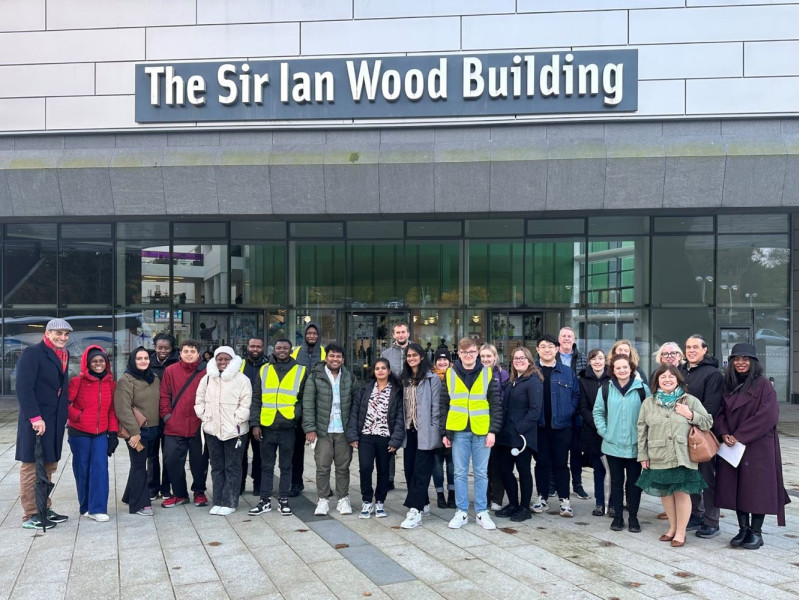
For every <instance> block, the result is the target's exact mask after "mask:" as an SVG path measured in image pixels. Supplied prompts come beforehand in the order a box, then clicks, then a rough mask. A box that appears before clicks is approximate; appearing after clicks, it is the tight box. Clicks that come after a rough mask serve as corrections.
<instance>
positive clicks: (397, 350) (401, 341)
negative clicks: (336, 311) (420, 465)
mask: <svg viewBox="0 0 799 600" xmlns="http://www.w3.org/2000/svg"><path fill="white" fill-rule="evenodd" d="M391 334H392V335H393V336H394V343H393V344H392V345H391V348H386V349H385V350H383V353H382V354H381V355H380V358H385V359H387V360H388V362H389V364H390V365H391V372H392V373H393V374H394V376H395V377H397V378H398V379H399V378H400V377H402V365H403V364H404V363H405V352H407V350H408V342H409V341H410V339H409V338H410V332H409V331H408V324H407V323H402V322H400V323H394V325H393V326H392V327H391ZM396 471H397V453H396V452H392V453H391V454H390V455H389V458H388V489H389V490H393V489H394V474H395V473H396Z"/></svg>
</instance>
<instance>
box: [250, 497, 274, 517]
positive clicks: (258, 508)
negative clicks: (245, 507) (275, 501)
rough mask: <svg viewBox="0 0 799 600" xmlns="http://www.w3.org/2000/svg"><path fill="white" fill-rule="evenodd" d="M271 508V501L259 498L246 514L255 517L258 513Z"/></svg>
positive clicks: (265, 511) (260, 513)
mask: <svg viewBox="0 0 799 600" xmlns="http://www.w3.org/2000/svg"><path fill="white" fill-rule="evenodd" d="M271 510H272V501H271V500H261V501H259V502H258V504H256V505H255V506H253V507H252V508H251V509H250V510H249V511H247V514H248V515H252V516H253V517H257V516H258V515H262V514H264V513H268V512H269V511H271Z"/></svg>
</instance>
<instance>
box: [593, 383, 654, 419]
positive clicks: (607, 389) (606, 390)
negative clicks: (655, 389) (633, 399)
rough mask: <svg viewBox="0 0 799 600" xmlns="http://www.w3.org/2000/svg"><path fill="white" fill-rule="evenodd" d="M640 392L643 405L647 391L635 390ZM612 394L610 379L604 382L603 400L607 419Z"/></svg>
mask: <svg viewBox="0 0 799 600" xmlns="http://www.w3.org/2000/svg"><path fill="white" fill-rule="evenodd" d="M635 389H637V390H638V395H639V396H641V403H642V404H643V402H644V400H646V390H645V389H644V388H642V387H639V388H635ZM609 393H610V379H606V380H605V381H603V382H602V399H603V400H604V401H605V418H606V419H607V418H608V394H609Z"/></svg>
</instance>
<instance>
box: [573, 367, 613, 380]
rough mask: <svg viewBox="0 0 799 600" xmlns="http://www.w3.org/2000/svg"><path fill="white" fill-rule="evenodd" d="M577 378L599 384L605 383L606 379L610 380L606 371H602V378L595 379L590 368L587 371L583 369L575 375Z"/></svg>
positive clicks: (594, 374)
mask: <svg viewBox="0 0 799 600" xmlns="http://www.w3.org/2000/svg"><path fill="white" fill-rule="evenodd" d="M577 377H582V378H584V379H592V380H594V381H599V382H600V383H601V382H603V381H605V380H606V379H610V375H608V373H607V371H602V377H597V376H596V373H594V370H593V369H592V368H591V367H588V368H587V369H583V370H582V371H580V372H579V373H577Z"/></svg>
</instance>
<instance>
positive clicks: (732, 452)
mask: <svg viewBox="0 0 799 600" xmlns="http://www.w3.org/2000/svg"><path fill="white" fill-rule="evenodd" d="M744 450H746V446H744V445H743V444H742V443H741V442H735V445H734V446H728V445H727V444H725V443H724V442H722V443H721V446H720V447H719V456H720V457H721V458H723V459H724V460H726V461H727V462H728V463H730V464H731V465H732V466H733V467H736V468H737V467H738V465H739V464H740V462H741V458H742V457H743V455H744Z"/></svg>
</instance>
